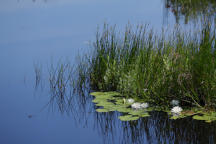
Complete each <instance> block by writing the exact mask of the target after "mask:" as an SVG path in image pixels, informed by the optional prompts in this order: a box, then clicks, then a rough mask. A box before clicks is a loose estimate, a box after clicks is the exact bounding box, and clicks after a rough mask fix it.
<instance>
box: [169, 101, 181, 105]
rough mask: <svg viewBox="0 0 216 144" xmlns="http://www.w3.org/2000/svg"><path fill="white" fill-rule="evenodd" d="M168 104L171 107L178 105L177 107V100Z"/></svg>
mask: <svg viewBox="0 0 216 144" xmlns="http://www.w3.org/2000/svg"><path fill="white" fill-rule="evenodd" d="M170 104H171V105H172V106H178V105H179V101H178V100H172V101H171V102H170Z"/></svg>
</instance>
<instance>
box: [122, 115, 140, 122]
mask: <svg viewBox="0 0 216 144" xmlns="http://www.w3.org/2000/svg"><path fill="white" fill-rule="evenodd" d="M119 119H120V120H121V121H134V120H138V119H139V117H137V116H132V115H124V116H119Z"/></svg>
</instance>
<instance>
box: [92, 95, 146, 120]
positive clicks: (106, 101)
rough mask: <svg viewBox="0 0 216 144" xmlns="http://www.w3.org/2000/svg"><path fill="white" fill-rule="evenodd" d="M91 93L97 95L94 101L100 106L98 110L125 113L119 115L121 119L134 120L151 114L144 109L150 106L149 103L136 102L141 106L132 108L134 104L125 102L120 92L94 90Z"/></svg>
mask: <svg viewBox="0 0 216 144" xmlns="http://www.w3.org/2000/svg"><path fill="white" fill-rule="evenodd" d="M91 95H92V96H94V97H95V98H94V99H93V100H92V102H94V103H95V105H96V106H97V107H99V108H97V109H96V111H97V112H100V113H106V112H112V111H118V112H121V113H123V115H122V116H119V119H120V120H122V121H133V120H138V119H139V118H140V117H148V116H150V115H149V114H148V112H147V110H144V109H142V108H147V107H148V104H147V103H143V104H141V103H134V104H138V106H139V108H137V109H135V110H134V109H132V108H133V105H134V104H132V105H131V107H132V108H131V107H130V104H129V103H124V101H123V99H122V97H121V94H120V93H118V92H93V93H91ZM125 114H126V115H125Z"/></svg>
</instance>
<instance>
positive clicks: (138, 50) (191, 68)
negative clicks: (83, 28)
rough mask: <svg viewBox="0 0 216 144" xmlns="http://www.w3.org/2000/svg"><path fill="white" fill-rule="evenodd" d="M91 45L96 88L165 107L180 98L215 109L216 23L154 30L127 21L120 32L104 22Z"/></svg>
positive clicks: (91, 72) (90, 69) (185, 102)
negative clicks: (188, 28)
mask: <svg viewBox="0 0 216 144" xmlns="http://www.w3.org/2000/svg"><path fill="white" fill-rule="evenodd" d="M93 46H94V50H95V51H94V53H93V55H92V56H89V58H87V60H86V63H88V64H87V65H88V70H87V71H88V72H87V73H86V74H87V75H89V78H90V79H89V82H90V86H91V88H92V89H93V90H99V91H118V92H120V93H121V94H122V95H123V96H126V97H134V98H137V99H142V100H145V101H147V102H150V103H153V104H156V105H161V106H167V105H169V102H170V101H171V100H172V99H178V100H180V101H181V105H185V106H198V107H211V108H216V105H215V104H216V103H215V100H216V38H215V27H213V29H212V26H211V25H209V24H207V23H205V24H203V26H202V28H201V29H200V31H199V30H197V31H195V32H194V31H193V32H190V33H187V32H182V30H181V29H180V28H179V27H176V28H175V29H174V30H173V31H172V32H168V33H167V32H166V31H165V30H162V32H161V33H156V32H155V31H154V30H153V29H149V27H148V26H147V25H139V26H137V27H136V28H135V29H134V28H132V27H131V26H130V25H128V26H127V27H126V29H125V32H124V34H121V33H119V32H118V31H117V30H116V28H115V27H110V26H108V25H107V24H105V25H104V28H103V30H102V32H99V31H98V32H97V34H96V41H95V43H94V44H93Z"/></svg>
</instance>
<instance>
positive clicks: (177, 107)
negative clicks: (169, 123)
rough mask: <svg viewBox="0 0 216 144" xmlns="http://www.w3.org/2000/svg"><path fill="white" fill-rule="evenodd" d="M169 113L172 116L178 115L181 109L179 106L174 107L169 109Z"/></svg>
mask: <svg viewBox="0 0 216 144" xmlns="http://www.w3.org/2000/svg"><path fill="white" fill-rule="evenodd" d="M171 112H172V113H173V114H177V115H179V114H180V113H181V112H182V108H181V107H179V106H175V107H173V108H172V109H171Z"/></svg>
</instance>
